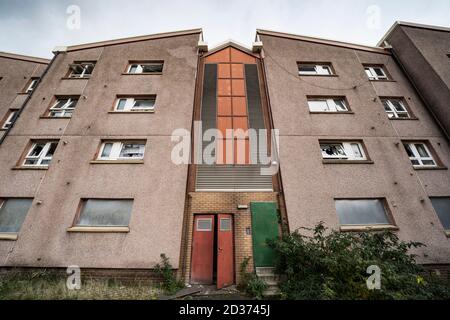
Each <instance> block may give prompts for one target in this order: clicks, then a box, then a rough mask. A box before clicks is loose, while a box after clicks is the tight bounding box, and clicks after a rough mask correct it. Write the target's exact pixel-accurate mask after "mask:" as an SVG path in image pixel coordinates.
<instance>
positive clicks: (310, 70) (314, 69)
mask: <svg viewBox="0 0 450 320" xmlns="http://www.w3.org/2000/svg"><path fill="white" fill-rule="evenodd" d="M298 74H299V75H332V74H333V70H332V69H331V64H314V63H299V64H298Z"/></svg>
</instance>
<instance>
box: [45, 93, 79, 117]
mask: <svg viewBox="0 0 450 320" xmlns="http://www.w3.org/2000/svg"><path fill="white" fill-rule="evenodd" d="M66 99H67V100H68V101H67V102H66V103H65V104H64V105H63V107H64V106H65V105H67V104H68V103H69V102H72V104H73V103H75V104H74V105H73V106H72V107H71V108H55V107H56V106H57V105H58V103H59V101H60V100H66ZM79 100H80V97H79V96H55V97H54V98H53V99H52V102H51V103H50V105H49V107H48V109H47V110H46V112H45V114H44V115H43V116H42V117H44V118H51V119H70V118H72V116H73V113H74V112H75V109H76V106H77V105H78V102H79ZM55 110H56V111H58V110H59V111H63V112H64V114H66V112H67V111H71V115H70V116H66V115H64V116H62V117H56V116H52V115H51V114H52V112H54V111H55Z"/></svg>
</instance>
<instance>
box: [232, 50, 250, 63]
mask: <svg viewBox="0 0 450 320" xmlns="http://www.w3.org/2000/svg"><path fill="white" fill-rule="evenodd" d="M231 62H241V63H256V58H255V57H253V56H251V55H249V54H247V53H244V52H242V51H240V50H237V49H235V48H231Z"/></svg>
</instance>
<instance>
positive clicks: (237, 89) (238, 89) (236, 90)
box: [219, 79, 245, 96]
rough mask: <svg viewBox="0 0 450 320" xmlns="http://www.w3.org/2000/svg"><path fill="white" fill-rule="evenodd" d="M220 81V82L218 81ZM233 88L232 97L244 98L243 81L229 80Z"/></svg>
mask: <svg viewBox="0 0 450 320" xmlns="http://www.w3.org/2000/svg"><path fill="white" fill-rule="evenodd" d="M219 81H220V80H219ZM231 83H232V88H233V92H232V94H233V96H245V84H244V80H241V79H236V80H234V79H233V80H231Z"/></svg>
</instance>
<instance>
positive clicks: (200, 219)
mask: <svg viewBox="0 0 450 320" xmlns="http://www.w3.org/2000/svg"><path fill="white" fill-rule="evenodd" d="M200 221H208V222H209V228H208V229H202V228H199V224H200ZM212 224H213V222H212V218H198V219H197V223H196V226H195V227H196V231H199V232H209V231H212Z"/></svg>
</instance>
